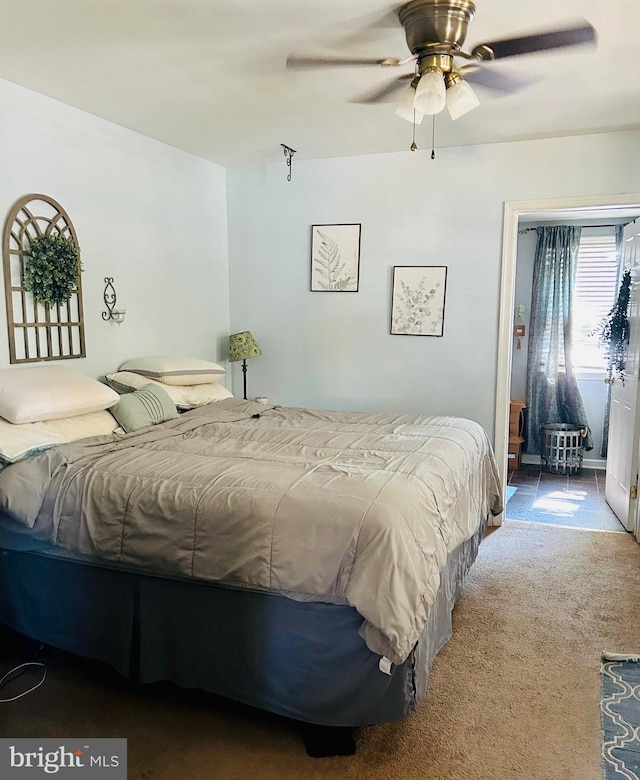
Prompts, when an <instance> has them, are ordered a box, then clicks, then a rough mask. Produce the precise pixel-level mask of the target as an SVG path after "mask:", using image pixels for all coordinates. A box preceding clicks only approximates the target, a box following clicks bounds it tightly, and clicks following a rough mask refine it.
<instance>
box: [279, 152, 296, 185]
mask: <svg viewBox="0 0 640 780" xmlns="http://www.w3.org/2000/svg"><path fill="white" fill-rule="evenodd" d="M280 146H281V147H282V150H283V152H284V156H285V157H286V158H287V167H288V168H289V173H288V174H287V181H291V160H292V159H293V155H294V154H295V153H296V150H295V149H292V148H291V147H290V146H287V145H286V144H280Z"/></svg>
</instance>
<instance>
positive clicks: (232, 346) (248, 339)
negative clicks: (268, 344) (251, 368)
mask: <svg viewBox="0 0 640 780" xmlns="http://www.w3.org/2000/svg"><path fill="white" fill-rule="evenodd" d="M258 355H262V350H261V349H260V347H259V346H258V345H257V344H256V340H255V339H254V338H253V336H252V335H251V331H250V330H243V331H242V332H241V333H232V334H231V335H230V336H229V360H230V361H231V362H232V363H233V362H235V361H236V360H246V359H247V358H252V357H258Z"/></svg>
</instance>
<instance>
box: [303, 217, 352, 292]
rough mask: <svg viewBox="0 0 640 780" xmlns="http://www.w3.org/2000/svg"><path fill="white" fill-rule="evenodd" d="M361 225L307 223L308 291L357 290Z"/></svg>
mask: <svg viewBox="0 0 640 780" xmlns="http://www.w3.org/2000/svg"><path fill="white" fill-rule="evenodd" d="M361 227H362V226H361V225H359V224H349V225H311V291H312V292H358V284H359V278H360V231H361Z"/></svg>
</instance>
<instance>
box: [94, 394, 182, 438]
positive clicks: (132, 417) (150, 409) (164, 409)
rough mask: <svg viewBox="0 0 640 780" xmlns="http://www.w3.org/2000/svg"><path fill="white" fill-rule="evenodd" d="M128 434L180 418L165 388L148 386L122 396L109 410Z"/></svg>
mask: <svg viewBox="0 0 640 780" xmlns="http://www.w3.org/2000/svg"><path fill="white" fill-rule="evenodd" d="M109 411H110V412H111V414H112V415H113V416H114V417H115V418H116V420H117V421H118V422H119V423H120V425H121V426H122V427H123V428H124V430H125V431H126V432H127V433H132V432H133V431H137V430H139V429H140V428H148V427H149V426H150V425H157V424H158V423H161V422H165V420H175V419H176V417H177V416H178V410H177V409H176V405H175V404H174V403H173V401H172V400H171V397H170V396H169V394H168V393H167V392H166V390H165V389H164V388H163V387H160V386H159V385H152V384H147V385H145V386H144V387H143V388H142V390H134V391H133V393H127V394H126V395H121V396H120V400H119V401H118V403H117V404H116V405H115V406H112V407H111V409H110V410H109Z"/></svg>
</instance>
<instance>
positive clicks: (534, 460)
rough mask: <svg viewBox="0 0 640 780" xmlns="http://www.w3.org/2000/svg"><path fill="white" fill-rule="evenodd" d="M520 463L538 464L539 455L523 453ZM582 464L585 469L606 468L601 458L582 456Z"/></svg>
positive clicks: (605, 462)
mask: <svg viewBox="0 0 640 780" xmlns="http://www.w3.org/2000/svg"><path fill="white" fill-rule="evenodd" d="M521 462H522V463H526V464H527V465H529V466H539V465H540V456H539V455H527V454H526V453H524V454H523V455H522V460H521ZM582 466H583V468H585V469H600V470H602V471H604V470H605V469H606V468H607V461H606V459H602V458H583V459H582Z"/></svg>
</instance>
